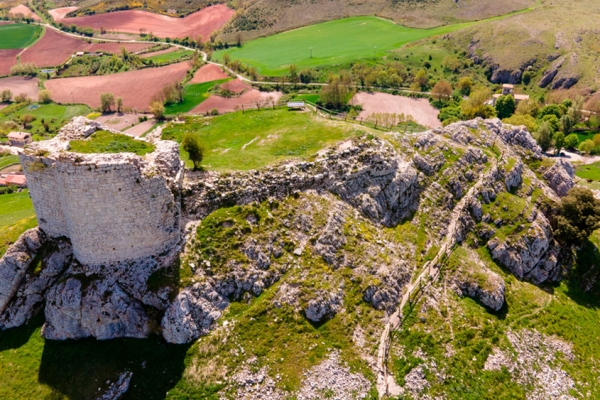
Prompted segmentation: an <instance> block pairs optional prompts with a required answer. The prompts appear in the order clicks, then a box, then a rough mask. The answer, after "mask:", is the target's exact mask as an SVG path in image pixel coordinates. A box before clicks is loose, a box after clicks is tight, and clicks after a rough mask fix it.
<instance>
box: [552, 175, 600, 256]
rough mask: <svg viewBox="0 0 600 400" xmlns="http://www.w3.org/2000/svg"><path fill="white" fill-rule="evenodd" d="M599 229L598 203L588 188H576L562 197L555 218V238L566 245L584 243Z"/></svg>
mask: <svg viewBox="0 0 600 400" xmlns="http://www.w3.org/2000/svg"><path fill="white" fill-rule="evenodd" d="M598 228H600V201H599V200H597V199H596V198H595V197H594V193H592V191H591V190H590V189H588V188H585V187H582V186H576V187H574V188H573V189H571V190H569V193H568V194H567V195H566V196H565V197H563V199H562V201H561V204H560V207H559V209H558V215H557V216H556V229H555V230H554V235H555V237H556V238H557V239H558V240H559V241H561V242H563V243H566V244H573V245H580V244H582V243H584V242H585V241H586V240H587V239H588V238H589V237H590V235H591V234H592V232H594V231H595V230H596V229H598Z"/></svg>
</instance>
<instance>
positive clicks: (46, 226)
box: [21, 155, 68, 237]
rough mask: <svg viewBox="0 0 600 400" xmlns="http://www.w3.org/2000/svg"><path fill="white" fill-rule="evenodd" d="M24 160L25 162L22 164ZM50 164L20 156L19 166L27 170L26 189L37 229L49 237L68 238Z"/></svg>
mask: <svg viewBox="0 0 600 400" xmlns="http://www.w3.org/2000/svg"><path fill="white" fill-rule="evenodd" d="M24 160H26V161H25V162H24ZM52 164H53V163H52V162H47V163H44V162H43V161H42V160H41V159H38V158H35V157H27V156H24V155H21V165H24V166H26V167H24V168H25V169H26V170H27V172H28V173H27V187H28V188H29V194H30V196H31V198H32V200H33V205H34V207H35V213H36V215H37V220H38V225H39V227H40V228H41V229H42V230H43V231H44V232H46V233H47V234H48V235H49V236H51V237H61V236H68V230H67V225H66V221H65V216H64V213H63V209H62V204H63V203H62V199H61V193H60V191H59V190H56V188H57V187H60V186H61V184H60V183H59V177H58V176H57V175H56V173H55V171H54V169H53V168H51V165H52Z"/></svg>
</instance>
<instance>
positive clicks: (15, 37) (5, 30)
mask: <svg viewBox="0 0 600 400" xmlns="http://www.w3.org/2000/svg"><path fill="white" fill-rule="evenodd" d="M42 31H43V29H42V28H41V27H40V26H38V25H29V24H9V25H0V49H23V48H25V47H28V46H30V45H31V44H33V42H35V41H36V40H38V39H39V38H40V36H41V33H42Z"/></svg>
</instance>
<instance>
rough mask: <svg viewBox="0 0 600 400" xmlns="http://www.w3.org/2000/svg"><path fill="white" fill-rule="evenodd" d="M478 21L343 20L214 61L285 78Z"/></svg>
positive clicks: (368, 56)
mask: <svg viewBox="0 0 600 400" xmlns="http://www.w3.org/2000/svg"><path fill="white" fill-rule="evenodd" d="M525 11H528V10H524V11H523V12H525ZM497 18H502V17H497ZM486 21H487V20H486ZM479 22H481V21H479ZM479 22H465V23H459V24H452V25H445V26H440V27H437V28H432V29H415V28H408V27H405V26H402V25H397V24H395V23H394V22H392V21H389V20H386V19H382V18H378V17H372V16H366V17H352V18H344V19H339V20H335V21H330V22H324V23H321V24H316V25H311V26H307V27H304V28H300V29H294V30H291V31H287V32H283V33H279V34H276V35H273V36H268V37H265V38H259V39H256V40H253V41H250V42H248V43H244V44H243V46H242V47H239V48H238V47H236V48H230V49H227V50H221V51H218V52H215V54H214V55H213V58H216V59H218V60H222V59H223V55H224V54H229V55H230V57H231V58H232V59H239V60H240V61H242V62H243V63H247V64H250V65H253V66H255V67H256V68H257V69H258V72H259V73H261V74H263V75H283V74H285V73H287V71H288V67H289V65H290V64H295V65H296V66H297V67H298V68H305V67H316V66H324V65H338V64H344V63H348V62H350V61H354V60H359V59H373V58H377V57H382V56H384V55H385V54H386V53H387V52H388V51H390V50H394V49H397V48H399V47H401V46H403V45H405V44H407V43H411V42H416V41H418V40H421V39H424V38H427V37H430V36H436V35H444V34H447V33H450V32H454V31H456V30H458V29H462V28H466V27H469V26H471V25H473V24H476V23H479ZM311 48H312V58H311V56H310V53H311Z"/></svg>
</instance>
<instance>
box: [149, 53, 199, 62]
mask: <svg viewBox="0 0 600 400" xmlns="http://www.w3.org/2000/svg"><path fill="white" fill-rule="evenodd" d="M192 54H193V51H191V50H179V51H172V52H170V53H164V54H159V55H156V56H152V57H148V58H147V60H151V61H152V62H154V63H155V64H162V63H166V62H169V61H173V60H178V59H180V58H183V57H187V56H190V55H192Z"/></svg>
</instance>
